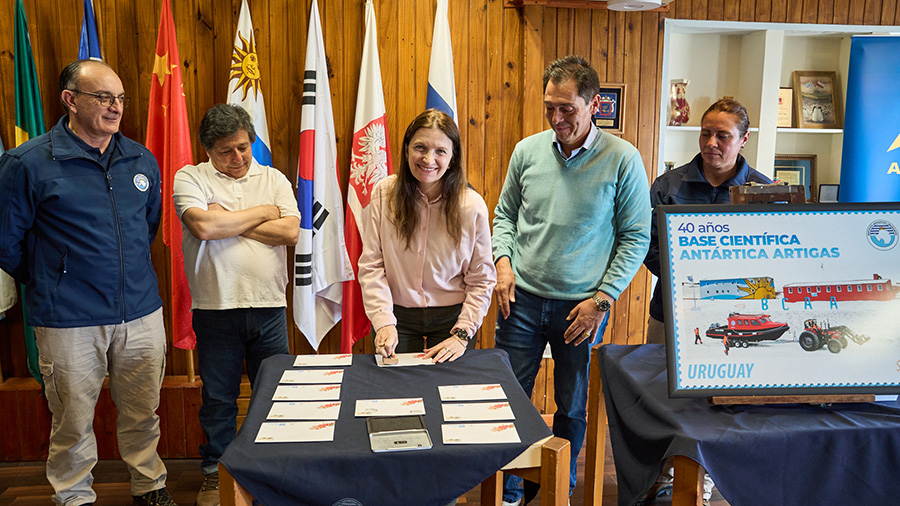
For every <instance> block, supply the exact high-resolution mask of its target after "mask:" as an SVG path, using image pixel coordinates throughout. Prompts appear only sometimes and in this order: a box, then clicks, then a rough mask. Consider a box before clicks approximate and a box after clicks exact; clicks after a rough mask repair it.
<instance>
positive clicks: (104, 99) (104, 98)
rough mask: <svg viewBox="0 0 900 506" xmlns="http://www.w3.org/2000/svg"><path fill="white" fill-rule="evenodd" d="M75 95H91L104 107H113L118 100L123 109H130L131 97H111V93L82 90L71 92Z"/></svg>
mask: <svg viewBox="0 0 900 506" xmlns="http://www.w3.org/2000/svg"><path fill="white" fill-rule="evenodd" d="M69 91H71V92H73V93H81V94H82V95H90V96H92V97H94V98H96V99H97V101H98V102H100V105H102V106H103V107H112V105H113V103H115V101H116V100H118V101H119V102H120V103H121V104H122V107H128V103H129V102H131V97H126V96H125V95H119V96H118V97H117V96H115V95H110V94H109V93H91V92H89V91H81V90H69Z"/></svg>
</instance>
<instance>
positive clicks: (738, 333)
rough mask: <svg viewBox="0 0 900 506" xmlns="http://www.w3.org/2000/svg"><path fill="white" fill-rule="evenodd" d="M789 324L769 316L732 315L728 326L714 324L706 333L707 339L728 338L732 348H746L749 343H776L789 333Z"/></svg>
mask: <svg viewBox="0 0 900 506" xmlns="http://www.w3.org/2000/svg"><path fill="white" fill-rule="evenodd" d="M788 329H790V327H788V324H787V323H781V322H775V321H772V317H771V316H769V315H767V314H744V313H730V314H729V315H728V324H727V325H719V324H717V323H713V324H712V325H710V326H709V330H707V331H706V337H711V338H715V339H725V338H726V337H727V338H728V343H729V345H731V346H740V347H742V348H746V347H747V346H749V343H756V342H759V341H774V340H776V339H778V338H779V337H781V336H782V334H784V333H785V332H787V331H788Z"/></svg>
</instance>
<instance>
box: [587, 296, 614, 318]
mask: <svg viewBox="0 0 900 506" xmlns="http://www.w3.org/2000/svg"><path fill="white" fill-rule="evenodd" d="M591 300H592V301H594V304H596V305H597V309H598V310H600V311H603V312H604V313H605V312H606V311H609V310H610V308H612V304H610V303H609V301H608V300H606V299H604V298H603V297H601V296H599V295H597V294H596V293H595V294H594V295H593V296H591Z"/></svg>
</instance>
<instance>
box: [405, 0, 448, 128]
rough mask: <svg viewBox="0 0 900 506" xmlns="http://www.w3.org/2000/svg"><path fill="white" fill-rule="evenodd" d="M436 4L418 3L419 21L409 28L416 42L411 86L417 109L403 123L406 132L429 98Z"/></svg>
mask: <svg viewBox="0 0 900 506" xmlns="http://www.w3.org/2000/svg"><path fill="white" fill-rule="evenodd" d="M448 3H449V2H448ZM436 4H437V2H416V4H415V7H416V19H417V21H416V22H415V23H413V24H411V25H408V26H407V29H410V30H413V31H414V40H415V50H416V52H415V62H414V65H413V68H414V69H415V75H414V76H413V81H412V82H411V83H410V86H411V87H412V89H414V90H415V97H416V100H415V104H416V108H415V109H414V110H413V114H412V115H411V116H410V117H408V118H406V121H404V122H403V125H402V128H403V130H404V131H405V130H406V126H407V125H409V124H410V123H412V120H413V118H415V117H416V116H418V115H419V114H420V113H421V112H422V111H424V110H425V101H426V97H427V96H428V71H429V68H430V65H431V46H432V39H433V34H434V14H435V8H436ZM447 14H448V16H449V14H450V7H449V6H448V7H447ZM451 40H452V34H451Z"/></svg>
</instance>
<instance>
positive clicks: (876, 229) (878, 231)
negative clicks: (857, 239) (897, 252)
mask: <svg viewBox="0 0 900 506" xmlns="http://www.w3.org/2000/svg"><path fill="white" fill-rule="evenodd" d="M866 237H867V238H868V239H869V244H871V245H872V247H873V248H875V249H877V250H881V251H887V250H889V249H891V248H893V247H894V246H896V245H897V227H895V226H894V224H893V223H891V222H889V221H885V220H876V221H873V222H872V223H871V224H870V225H869V228H868V229H867V230H866Z"/></svg>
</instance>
